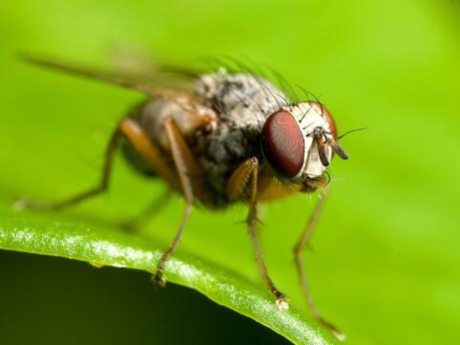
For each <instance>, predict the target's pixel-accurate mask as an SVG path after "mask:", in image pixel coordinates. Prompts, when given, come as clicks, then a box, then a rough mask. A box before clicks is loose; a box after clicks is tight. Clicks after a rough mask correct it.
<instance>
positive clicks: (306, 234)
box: [294, 187, 345, 340]
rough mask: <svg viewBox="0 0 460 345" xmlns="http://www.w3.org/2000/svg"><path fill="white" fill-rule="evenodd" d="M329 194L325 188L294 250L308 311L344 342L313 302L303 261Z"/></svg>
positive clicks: (339, 333)
mask: <svg viewBox="0 0 460 345" xmlns="http://www.w3.org/2000/svg"><path fill="white" fill-rule="evenodd" d="M327 192H328V187H325V188H324V194H323V195H322V196H321V197H320V199H319V201H318V203H317V204H316V206H315V209H314V211H313V213H312V215H311V216H310V219H309V220H308V223H307V225H306V227H305V229H304V231H303V232H302V234H301V235H300V237H299V239H298V241H297V244H296V246H295V248H294V257H295V263H296V268H297V273H298V276H299V281H300V286H301V288H302V292H303V295H304V297H305V301H306V302H307V306H308V309H309V310H310V312H311V313H312V315H313V317H314V318H315V319H316V320H317V321H318V322H319V323H321V324H322V325H323V326H324V327H326V328H327V329H329V330H330V331H331V333H332V334H334V335H335V336H336V337H337V339H339V340H344V339H345V335H344V334H343V333H342V332H341V331H340V330H339V329H338V328H337V327H336V326H335V325H333V324H332V323H331V322H329V321H328V320H326V319H324V318H323V316H322V315H321V314H320V312H319V310H318V308H317V307H316V304H315V302H314V301H313V297H312V295H311V292H310V289H309V284H308V279H307V274H306V270H305V266H304V263H303V260H302V254H303V252H304V250H305V248H306V247H307V245H308V244H309V243H310V240H311V237H312V235H313V232H314V231H315V228H316V224H317V223H318V219H319V216H320V214H321V211H322V210H323V207H324V203H325V202H326V196H327Z"/></svg>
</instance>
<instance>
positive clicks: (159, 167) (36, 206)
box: [14, 118, 177, 211]
mask: <svg viewBox="0 0 460 345" xmlns="http://www.w3.org/2000/svg"><path fill="white" fill-rule="evenodd" d="M123 136H125V137H126V138H127V139H128V141H129V142H130V143H131V144H132V145H133V147H134V148H135V150H136V152H138V153H139V154H140V155H141V156H142V157H144V159H145V160H146V161H147V163H148V164H149V165H150V166H151V167H152V168H153V169H154V170H155V172H156V173H157V174H158V175H160V176H161V177H163V178H164V179H165V180H167V181H168V182H169V183H170V185H171V186H173V187H174V186H176V185H177V183H176V180H177V179H175V176H176V175H175V172H174V170H172V169H171V168H170V167H169V165H168V163H167V162H166V160H165V159H164V158H163V157H162V153H161V152H160V150H159V149H158V148H157V147H156V146H155V145H154V144H153V143H152V141H151V140H150V139H149V137H148V135H147V134H146V133H145V132H144V130H143V129H142V128H141V127H140V125H139V124H137V122H135V121H134V120H132V119H129V118H128V119H125V120H123V121H122V122H121V123H120V124H119V125H118V126H117V128H116V130H115V131H114V132H113V134H112V137H111V138H110V141H109V144H108V145H107V149H106V153H105V161H104V167H103V170H102V178H101V180H100V182H99V184H98V185H97V186H96V187H94V188H91V189H89V190H86V191H84V192H82V193H79V194H77V195H74V196H71V197H70V198H67V199H64V200H61V201H57V202H37V201H32V200H29V199H25V198H23V199H19V200H17V201H16V202H15V204H14V207H15V208H16V209H23V208H27V209H33V210H43V211H46V210H57V209H63V208H66V207H69V206H73V205H76V204H78V203H80V202H82V201H85V200H87V199H89V198H91V197H94V196H97V195H99V194H102V193H103V192H105V191H106V190H107V188H108V186H109V182H110V175H111V171H112V163H113V158H114V155H115V152H116V149H117V147H118V144H119V142H120V140H121V138H122V137H123Z"/></svg>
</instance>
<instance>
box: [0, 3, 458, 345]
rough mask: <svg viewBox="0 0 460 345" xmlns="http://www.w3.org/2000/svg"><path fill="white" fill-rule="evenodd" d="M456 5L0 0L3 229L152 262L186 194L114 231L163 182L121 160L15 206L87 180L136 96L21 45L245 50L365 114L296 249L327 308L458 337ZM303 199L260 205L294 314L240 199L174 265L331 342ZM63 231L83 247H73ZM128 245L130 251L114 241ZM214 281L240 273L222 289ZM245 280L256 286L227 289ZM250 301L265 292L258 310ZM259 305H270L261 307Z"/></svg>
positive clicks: (354, 328) (358, 332)
mask: <svg viewBox="0 0 460 345" xmlns="http://www.w3.org/2000/svg"><path fill="white" fill-rule="evenodd" d="M173 3H174V4H173ZM459 8H460V7H459V2H458V1H434V2H433V1H432V2H430V1H419V0H409V1H397V0H389V1H385V2H376V1H369V2H366V1H362V0H348V1H341V2H340V1H335V2H333V1H332V2H331V1H330V2H324V1H298V2H296V3H295V5H294V6H292V5H291V4H289V5H287V2H280V1H269V0H255V1H246V0H231V1H219V2H210V1H199V0H197V1H184V0H177V1H172V2H171V1H160V2H155V1H151V0H139V1H136V2H134V1H131V2H126V1H122V0H114V1H110V6H108V5H106V4H104V2H102V3H99V2H97V3H96V2H94V1H91V0H81V1H78V2H68V1H67V2H65V1H57V0H42V1H33V0H31V1H27V2H25V1H23V2H21V1H3V2H1V3H0V19H1V20H0V32H2V33H5V34H4V35H2V49H1V51H0V75H1V76H2V85H1V86H0V87H1V89H0V91H1V92H0V95H1V96H0V110H1V111H0V120H1V121H0V165H1V166H0V228H1V233H2V237H1V238H2V243H4V244H3V245H2V246H4V247H5V248H6V247H8V248H9V249H12V250H24V251H32V252H37V253H43V254H47V255H61V256H66V257H74V258H77V259H81V260H88V261H93V262H94V263H96V264H124V265H126V266H130V267H135V268H140V269H144V270H148V271H152V270H153V267H154V266H155V259H156V258H158V255H159V253H160V252H161V250H163V249H164V248H165V247H166V246H167V244H168V243H169V241H170V240H171V239H172V237H173V235H174V231H175V229H176V228H177V225H178V222H179V219H178V218H179V215H180V212H181V211H182V207H183V205H182V204H181V200H180V199H178V198H176V199H174V200H173V202H172V203H171V204H170V205H168V206H166V207H165V208H164V209H163V210H161V212H157V215H156V217H155V219H154V220H153V221H152V223H151V224H149V225H148V226H146V227H143V228H142V231H140V232H139V233H136V234H126V233H125V234H124V233H122V232H120V231H119V226H118V224H119V223H120V222H122V221H125V220H126V219H128V218H130V217H132V216H133V215H135V214H136V213H137V212H139V211H140V210H142V209H143V208H144V207H145V205H146V204H147V203H149V202H150V200H151V199H152V198H155V197H156V196H158V195H160V194H161V193H162V190H163V189H164V186H163V184H162V183H161V182H160V181H155V180H144V179H141V178H139V177H138V176H136V175H134V174H133V173H132V172H131V171H129V170H128V169H127V167H126V166H124V165H123V163H122V162H121V161H120V160H117V162H116V166H115V174H114V177H113V181H112V182H113V183H112V186H111V189H110V192H109V193H108V195H107V196H104V197H101V198H98V199H97V200H93V201H90V202H88V203H87V204H85V205H81V206H78V207H77V208H74V209H70V210H66V211H65V212H62V213H48V214H37V213H29V212H24V213H21V214H15V213H13V212H12V211H11V208H10V204H11V203H12V201H13V200H14V199H15V198H16V197H19V196H28V197H31V198H34V199H37V200H56V199H60V198H61V197H66V196H68V195H70V194H72V193H75V192H78V191H81V190H83V189H85V188H87V187H89V186H92V185H93V184H94V183H95V182H96V181H97V179H98V178H99V170H100V169H99V167H100V163H101V160H102V156H103V151H104V147H105V144H106V141H107V138H108V137H109V135H110V132H111V131H112V129H113V126H114V123H115V122H116V121H117V120H118V119H119V118H120V117H121V116H123V115H124V114H126V113H127V112H128V111H129V109H130V108H131V107H132V106H133V105H134V104H137V103H138V102H140V101H141V98H140V97H138V95H136V94H133V93H130V92H127V91H124V90H118V89H115V88H111V87H109V86H105V85H100V84H95V83H91V82H89V81H84V80H80V79H76V78H73V77H69V76H62V75H58V74H53V73H50V72H45V71H43V70H39V69H37V68H33V67H31V66H27V65H24V64H23V63H21V62H19V61H17V59H15V58H14V56H15V55H16V53H17V52H18V51H24V50H25V51H28V52H35V53H39V54H40V53H43V54H44V55H46V56H51V57H53V56H55V57H59V58H61V57H62V58H65V59H69V60H72V61H75V62H78V63H80V62H82V63H89V64H96V65H100V66H104V65H107V61H106V60H105V59H104V54H105V53H106V52H107V47H112V46H113V45H115V46H118V45H119V46H121V47H125V46H128V47H130V46H134V47H139V48H140V49H141V50H146V51H148V52H150V53H151V54H152V55H153V56H163V57H165V58H166V59H165V60H166V62H168V63H169V62H170V61H171V62H172V63H173V64H174V63H176V62H177V61H186V62H188V61H190V60H191V61H195V60H194V59H196V58H200V57H203V56H204V57H208V56H217V57H220V56H222V55H232V56H235V57H237V58H242V59H243V60H246V59H245V57H247V56H249V57H250V58H251V59H252V60H253V61H255V62H254V63H251V62H249V64H251V65H256V64H257V66H254V67H256V68H258V66H259V65H261V66H273V67H274V68H275V69H276V70H278V71H279V72H280V73H281V74H283V75H284V76H285V77H286V78H287V79H288V80H289V81H291V82H292V83H293V84H294V85H296V84H299V85H302V86H304V87H305V88H306V89H307V90H309V91H312V92H313V93H314V94H316V95H319V97H320V98H321V101H323V102H324V103H325V104H326V105H327V107H328V108H329V110H330V111H331V112H332V113H333V114H334V117H335V120H336V122H337V126H338V129H339V132H340V133H343V132H345V131H346V130H348V129H353V128H358V127H368V128H369V130H368V131H365V132H360V133H355V134H351V135H349V136H347V137H345V138H343V139H342V140H341V145H343V146H344V148H345V149H346V150H347V152H348V153H349V154H350V159H349V160H348V161H346V162H343V161H339V160H334V161H333V162H332V164H331V177H332V183H331V193H330V194H331V195H330V198H329V200H328V202H327V205H326V208H325V210H324V213H323V214H322V217H321V220H320V222H319V226H318V230H317V232H316V233H315V236H314V238H313V243H312V250H311V251H310V252H308V253H306V255H305V263H306V266H307V268H308V273H309V278H310V279H309V281H310V283H311V284H310V285H311V290H312V294H313V296H314V298H315V301H316V304H317V305H318V307H319V309H320V311H321V312H322V313H323V315H324V316H325V317H327V319H328V320H331V321H333V322H334V323H335V324H337V325H338V326H340V328H341V329H342V330H343V331H344V332H345V333H346V334H347V337H348V339H349V342H350V343H351V344H359V345H369V344H378V343H384V344H417V345H431V344H456V343H458V330H457V329H458V320H459V319H460V313H459V311H460V298H459V293H458V291H460V251H459V250H458V243H459V242H460V231H458V196H459V195H460V190H459V183H458V182H457V181H458V172H459V171H460V160H459V159H458V158H457V157H458V147H459V146H460V143H459V139H458V138H459V131H460V127H459V125H460V120H459V119H460V116H459V115H458V112H459V109H460V101H459V100H460V98H459V97H458V90H459V85H458V84H459V83H458V76H459V75H460V64H459V63H458V62H459V60H460V46H459V44H458V37H459V36H460V26H459V23H460V22H459V20H458V14H459ZM75 18H78V20H75ZM89 38H90V39H89ZM134 50H136V49H134ZM245 62H246V61H245ZM313 201H314V197H313V198H310V199H308V198H307V199H305V198H304V197H302V196H299V197H294V198H293V199H291V200H286V201H282V202H279V203H275V204H273V205H267V206H266V208H265V209H263V210H262V211H263V214H262V217H261V218H262V220H263V226H261V231H260V233H261V241H262V246H263V249H264V254H265V259H266V261H267V265H268V269H269V271H270V274H271V276H272V278H273V279H274V281H275V283H277V284H278V286H279V288H280V289H281V290H282V291H283V292H285V293H286V294H287V295H288V296H289V297H290V301H291V307H292V308H291V310H290V311H289V312H288V313H284V314H280V313H278V312H274V309H273V308H274V307H273V301H272V299H271V297H270V296H269V294H268V293H267V291H266V290H265V289H264V286H263V283H262V281H261V278H260V275H259V273H258V272H257V268H256V264H255V262H254V260H253V254H252V251H251V248H250V243H249V239H248V238H247V235H246V231H245V227H244V225H243V224H242V223H241V222H240V221H241V220H242V219H244V217H245V212H246V210H245V209H244V208H243V207H236V208H232V209H229V210H226V211H225V212H209V211H206V210H196V212H194V213H193V214H192V217H191V220H190V224H189V226H188V227H187V231H186V233H185V236H184V239H183V241H182V243H181V246H180V247H179V249H178V251H177V253H176V255H174V257H173V261H171V263H170V265H169V266H168V272H167V273H168V278H169V279H170V281H173V282H177V283H180V284H184V283H186V284H187V285H188V286H192V287H194V288H197V289H199V290H200V291H202V292H203V293H205V294H207V295H209V296H210V297H211V298H212V299H214V300H215V301H217V302H218V303H222V304H225V305H227V306H229V307H231V308H235V309H236V310H239V311H240V312H242V313H244V314H247V315H249V314H250V313H251V316H252V317H254V318H257V319H258V320H259V321H261V322H264V323H265V324H268V323H270V327H274V330H276V331H277V332H280V333H283V334H286V335H287V336H289V337H290V339H292V340H296V341H298V340H299V338H298V335H299V334H300V333H301V332H300V331H299V332H298V333H296V331H295V330H294V328H295V329H297V331H298V330H299V328H298V327H297V326H299V324H300V325H302V327H306V328H307V329H308V330H309V331H308V332H305V334H307V335H314V334H316V335H318V336H320V337H321V338H320V339H322V340H321V341H326V342H329V343H330V342H334V339H332V338H331V337H329V334H327V333H326V334H324V333H321V331H319V330H318V328H317V326H316V323H314V322H313V321H312V320H311V319H310V318H309V317H308V313H307V311H306V308H305V307H304V304H305V302H304V301H303V299H302V296H301V292H300V290H299V287H298V282H297V277H296V273H295V269H294V266H293V256H292V247H293V246H294V244H295V242H296V239H297V237H298V235H299V233H300V230H301V228H302V227H303V225H304V223H305V221H306V219H307V217H308V215H309V211H310V210H311V205H312V204H313ZM69 238H71V240H70V241H71V242H72V241H75V243H74V244H75V247H76V248H74V249H70V248H69V247H68V246H65V244H69ZM72 239H73V240H72ZM77 239H79V241H77ZM98 243H99V245H98ZM101 243H102V244H105V246H104V245H100V244H101ZM108 244H111V245H113V246H108V247H107V245H108ZM94 248H96V249H97V250H96V252H93V251H91V249H93V250H94ZM113 249H115V250H113ZM130 250H133V251H134V253H137V254H139V255H140V259H139V257H137V259H139V260H137V259H135V258H132V257H129V255H128V258H125V260H127V261H126V262H124V261H123V260H121V258H120V257H117V255H118V254H119V253H124V254H132V253H133V252H132V251H130ZM147 253H150V255H151V256H152V260H151V261H148V260H147V261H146V260H145V255H148V254H147ZM114 254H116V255H114ZM98 255H101V258H103V260H102V259H101V258H99V259H97V260H96V256H98ZM129 258H130V259H129ZM142 258H144V259H142ZM128 259H129V260H128ZM184 267H185V268H187V269H189V270H185V271H184V272H183V271H181V270H180V268H184ZM192 268H193V269H192ZM187 272H191V273H188V275H187ZM194 272H195V273H194ZM192 273H193V274H192ZM190 274H192V278H193V279H192V278H191V277H190ZM194 274H196V276H195V275H194ZM196 277H198V278H196ZM201 277H204V278H206V279H204V280H203V281H202V280H200V279H201ZM209 277H211V278H212V279H215V280H213V284H212V286H211V284H210V285H206V284H207V283H206V282H209V281H208V280H207V279H208V278H209ZM195 278H196V279H195ZM211 278H209V279H211ZM189 280H190V281H189ZM197 280H198V281H197ZM214 282H217V283H225V284H230V285H232V286H235V290H234V291H232V294H228V290H219V289H220V288H221V286H220V285H219V284H214ZM0 285H1V284H0ZM0 289H1V286H0ZM221 291H225V293H224V294H221V293H220V292H221ZM0 293H1V290H0ZM240 293H241V294H244V296H245V298H249V297H252V298H254V299H255V302H254V300H251V301H250V302H251V305H249V306H248V305H247V304H245V303H247V302H248V301H247V300H245V299H243V298H242V299H241V300H240V299H229V298H228V297H230V296H234V295H235V294H240ZM238 296H240V295H238ZM244 301H245V302H244ZM240 302H241V304H240ZM258 303H260V304H261V305H262V306H265V307H264V308H267V309H264V308H261V309H260V308H259V309H257V310H253V308H252V306H253V304H257V305H258ZM261 310H265V311H266V310H270V311H273V313H269V315H268V316H266V314H258V315H256V314H257V313H258V312H261ZM276 317H278V318H282V317H285V318H289V319H290V320H295V322H296V323H292V324H291V322H289V323H287V324H284V323H283V322H282V321H283V320H280V319H278V320H273V318H276ZM277 321H279V323H276V322H277ZM275 323H276V324H277V326H276V327H278V328H275ZM281 325H284V326H286V327H288V328H282V326H281ZM289 327H290V328H289ZM291 331H292V333H289V332H291ZM288 333H289V334H288ZM302 334H303V333H302ZM326 339H328V340H326ZM316 340H317V339H316ZM318 341H319V340H318Z"/></svg>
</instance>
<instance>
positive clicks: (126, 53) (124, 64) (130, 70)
mask: <svg viewBox="0 0 460 345" xmlns="http://www.w3.org/2000/svg"><path fill="white" fill-rule="evenodd" d="M110 60H111V62H112V63H113V65H114V67H115V69H116V70H117V71H118V72H120V73H122V74H129V75H131V76H135V77H136V78H139V79H140V80H144V81H145V82H147V83H154V84H161V85H164V86H167V87H171V88H175V89H176V88H178V87H179V88H185V89H187V88H190V84H191V82H193V81H194V80H196V79H197V78H199V77H200V75H201V74H202V73H203V72H201V71H198V70H193V69H192V68H184V67H179V66H174V65H168V64H165V63H164V62H162V60H161V59H156V58H154V57H152V56H151V55H147V54H144V53H142V52H134V51H132V50H123V49H116V50H114V51H112V53H111V54H110Z"/></svg>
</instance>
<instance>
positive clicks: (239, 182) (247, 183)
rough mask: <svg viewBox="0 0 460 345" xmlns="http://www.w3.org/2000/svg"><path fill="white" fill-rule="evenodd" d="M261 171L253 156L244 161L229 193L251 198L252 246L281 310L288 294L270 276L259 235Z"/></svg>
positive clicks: (249, 227)
mask: <svg viewBox="0 0 460 345" xmlns="http://www.w3.org/2000/svg"><path fill="white" fill-rule="evenodd" d="M258 173H259V161H258V159H257V158H255V157H253V158H250V159H248V160H246V161H245V162H243V163H242V164H241V165H240V166H239V167H238V168H236V170H235V171H234V172H233V174H232V176H231V177H230V179H229V181H228V184H227V195H228V196H229V198H230V199H232V200H238V199H244V198H249V212H248V215H247V218H246V224H247V228H248V232H249V236H250V237H251V242H252V247H253V250H254V254H255V257H256V260H257V265H258V267H259V270H260V273H261V274H262V278H263V280H264V282H265V284H266V285H267V287H268V289H269V290H270V292H271V293H272V294H273V296H275V298H276V305H277V306H278V308H279V309H280V310H285V309H287V308H289V305H288V303H287V299H286V296H285V295H284V294H283V293H282V292H281V291H279V290H278V288H277V287H276V286H275V284H274V283H273V281H272V279H271V278H270V276H269V274H268V270H267V266H266V265H265V261H264V257H263V254H262V249H261V246H260V242H259V238H258V236H257V222H258V220H257V179H258Z"/></svg>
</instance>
